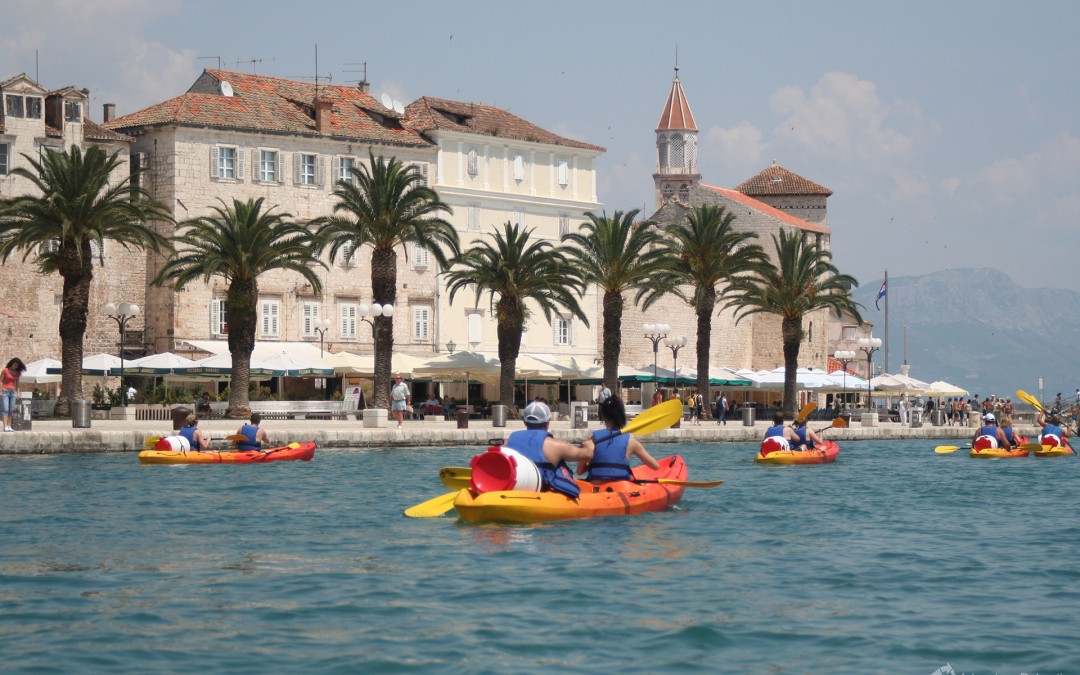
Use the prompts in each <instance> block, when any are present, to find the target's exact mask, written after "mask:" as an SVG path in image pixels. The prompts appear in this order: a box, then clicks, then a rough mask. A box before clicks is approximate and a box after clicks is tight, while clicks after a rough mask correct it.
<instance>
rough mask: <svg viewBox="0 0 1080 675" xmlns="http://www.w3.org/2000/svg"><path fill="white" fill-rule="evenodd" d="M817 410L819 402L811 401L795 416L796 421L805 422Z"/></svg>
mask: <svg viewBox="0 0 1080 675" xmlns="http://www.w3.org/2000/svg"><path fill="white" fill-rule="evenodd" d="M815 410H817V403H814V402H813V401H810V402H809V403H807V404H806V405H804V406H803V407H802V410H800V411H799V414H798V415H796V416H795V421H796V422H805V421H806V419H807V418H808V417H810V415H812V414H813V413H814V411H815Z"/></svg>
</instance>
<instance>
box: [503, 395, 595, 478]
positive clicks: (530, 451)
mask: <svg viewBox="0 0 1080 675" xmlns="http://www.w3.org/2000/svg"><path fill="white" fill-rule="evenodd" d="M524 420H525V428H524V429H520V430H518V431H515V432H514V433H512V434H510V437H509V438H507V439H506V446H507V447H508V448H512V449H514V450H517V451H518V452H520V453H521V454H522V455H525V457H527V458H528V459H529V460H530V461H531V462H532V463H533V464H535V465H536V468H538V469H539V470H540V480H541V484H542V488H543V489H545V490H554V491H556V492H561V493H562V494H564V495H566V496H567V497H570V498H572V499H577V496H578V495H579V494H580V493H581V488H579V487H578V485H577V483H576V482H574V474H573V472H572V471H571V470H570V467H569V465H567V462H575V461H581V460H589V459H592V450H591V449H586V448H581V447H577V446H574V445H570V444H569V443H567V442H566V441H560V440H557V439H556V438H555V437H554V436H553V435H552V433H551V432H550V431H548V424H549V423H550V422H551V408H549V407H548V406H547V404H546V403H543V402H541V401H533V402H532V403H530V404H529V405H527V406H526V407H525V415H524Z"/></svg>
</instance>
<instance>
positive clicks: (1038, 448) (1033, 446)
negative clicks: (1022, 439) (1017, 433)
mask: <svg viewBox="0 0 1080 675" xmlns="http://www.w3.org/2000/svg"><path fill="white" fill-rule="evenodd" d="M1050 447H1051V446H1049V445H1045V446H1044V445H1039V444H1038V443H1024V444H1023V445H1018V446H1016V449H1017V450H1026V451H1028V452H1042V451H1043V450H1048V449H1050Z"/></svg>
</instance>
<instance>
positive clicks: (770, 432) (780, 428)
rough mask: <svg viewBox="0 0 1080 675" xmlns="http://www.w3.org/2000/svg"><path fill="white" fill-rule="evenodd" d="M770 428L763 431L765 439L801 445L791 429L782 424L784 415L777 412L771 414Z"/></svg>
mask: <svg viewBox="0 0 1080 675" xmlns="http://www.w3.org/2000/svg"><path fill="white" fill-rule="evenodd" d="M772 424H773V425H772V426H771V427H769V428H768V429H766V430H765V438H782V439H784V440H786V441H787V442H788V444H798V443H801V441H800V440H799V436H798V434H796V433H795V430H794V429H792V428H791V427H789V426H787V425H786V424H784V413H782V412H780V411H779V410H777V411H776V413H774V414H773V418H772Z"/></svg>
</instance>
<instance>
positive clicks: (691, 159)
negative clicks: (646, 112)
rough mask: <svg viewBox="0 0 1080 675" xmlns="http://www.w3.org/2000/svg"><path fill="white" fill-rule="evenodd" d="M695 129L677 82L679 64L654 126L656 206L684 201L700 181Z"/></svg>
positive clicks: (692, 114)
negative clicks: (658, 120)
mask: <svg viewBox="0 0 1080 675" xmlns="http://www.w3.org/2000/svg"><path fill="white" fill-rule="evenodd" d="M697 148H698V128H697V122H695V121H694V113H693V112H691V110H690V103H689V102H687V100H686V94H684V93H683V88H682V82H680V81H679V66H678V65H676V66H675V79H674V81H673V82H672V83H671V93H669V94H668V98H667V103H665V104H664V109H663V110H662V111H661V112H660V122H659V123H657V125H656V173H654V174H653V183H654V184H655V185H656V208H657V209H659V208H660V207H662V206H663V205H664V204H667V203H668V202H671V201H680V202H682V203H684V204H685V203H687V202H688V198H689V194H690V188H691V187H694V186H696V185H697V184H698V183H700V182H701V174H699V173H698V169H697Z"/></svg>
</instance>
